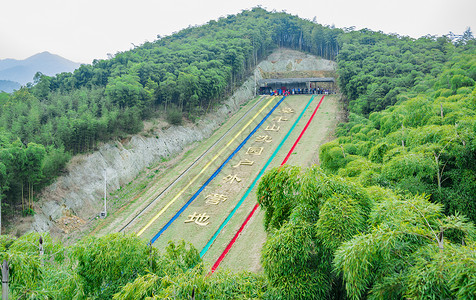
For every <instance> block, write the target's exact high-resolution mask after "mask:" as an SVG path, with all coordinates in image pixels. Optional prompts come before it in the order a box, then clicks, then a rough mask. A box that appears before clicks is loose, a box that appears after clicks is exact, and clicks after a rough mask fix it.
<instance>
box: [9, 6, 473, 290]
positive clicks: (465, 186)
mask: <svg viewBox="0 0 476 300" xmlns="http://www.w3.org/2000/svg"><path fill="white" fill-rule="evenodd" d="M276 47H290V48H294V49H299V50H302V51H307V52H310V53H313V54H317V55H320V56H323V57H325V58H329V59H336V60H337V63H338V75H339V78H338V83H339V87H340V90H341V92H342V93H343V95H344V96H345V98H346V100H345V101H346V102H345V103H347V104H348V109H349V120H348V122H347V123H345V124H341V126H340V128H339V129H338V132H337V135H338V138H337V139H336V140H334V141H332V142H330V143H328V144H326V145H324V146H323V147H322V148H321V149H320V157H319V158H320V162H321V167H322V169H321V168H319V167H311V168H308V169H305V170H301V169H300V168H299V167H296V166H287V167H284V168H276V169H273V170H271V171H269V172H268V173H267V174H265V176H264V177H263V178H262V180H261V181H260V184H259V187H258V191H257V194H258V195H257V199H259V202H260V206H261V208H262V209H263V210H264V215H265V216H264V217H265V227H266V229H267V231H268V240H267V241H266V243H265V245H264V247H263V251H262V257H261V261H262V263H263V268H264V274H250V273H239V274H229V273H226V272H223V273H221V272H218V274H216V273H215V274H214V275H213V276H208V275H207V274H208V269H207V268H206V267H204V266H203V264H201V262H200V257H199V255H198V251H197V250H196V249H194V248H193V247H190V249H188V247H186V246H185V243H179V244H177V245H176V244H173V243H171V244H170V245H169V246H168V247H167V249H166V252H165V253H163V254H161V255H159V253H158V252H157V250H156V249H155V248H152V247H149V246H148V245H147V243H146V242H144V241H141V240H140V239H139V238H138V237H136V236H123V235H122V234H113V235H108V236H105V237H101V238H96V237H89V238H87V239H85V240H82V241H80V242H79V243H77V244H75V245H73V246H72V247H71V248H65V247H63V246H62V245H61V244H59V243H54V242H52V241H51V239H50V238H49V237H46V238H45V239H44V241H45V244H44V245H45V248H44V249H45V252H44V254H45V256H44V258H46V259H44V258H40V257H39V255H38V247H37V246H36V245H37V244H36V243H37V240H38V237H39V236H38V234H29V235H25V236H23V237H20V238H18V239H15V238H13V237H9V236H2V238H1V239H0V249H2V251H1V252H0V254H1V258H2V259H7V260H8V261H10V262H11V268H10V278H11V281H10V284H11V292H12V294H13V295H14V296H16V297H32V298H44V299H73V298H98V299H99V298H101V299H110V298H112V297H113V295H114V299H133V298H134V299H135V298H137V299H141V298H145V297H151V298H153V299H159V298H167V297H170V295H174V297H178V298H189V297H190V295H191V294H192V290H193V291H195V292H196V293H197V295H199V297H203V298H209V299H215V298H220V299H224V298H225V299H239V298H243V299H245V298H246V299H248V298H265V299H268V298H269V299H314V298H319V299H349V298H352V299H367V298H368V299H437V298H444V299H473V298H474V295H475V294H476V284H475V283H476V276H475V274H476V254H475V253H476V229H475V226H474V223H473V222H472V221H471V220H473V221H474V220H475V219H476V204H475V199H476V139H475V137H476V89H475V81H476V41H475V39H474V38H473V36H472V34H471V31H470V30H468V31H466V32H465V33H464V34H463V35H462V37H461V38H459V39H457V40H451V39H449V38H448V37H433V36H425V37H422V38H419V39H412V38H408V37H401V36H398V35H386V34H383V33H381V32H373V31H370V30H365V29H364V30H360V31H349V30H341V29H333V28H329V27H325V26H321V25H319V24H315V23H313V22H310V21H306V20H301V19H299V18H297V17H294V16H290V15H288V14H285V13H274V12H267V11H265V10H263V9H260V8H255V9H253V10H251V11H244V12H243V13H241V14H238V15H233V16H228V17H226V18H221V19H220V20H218V21H211V22H209V23H208V24H206V25H203V26H200V27H191V28H188V29H185V30H182V31H180V32H178V33H176V34H174V35H172V36H168V37H164V38H159V39H158V40H157V41H155V42H150V43H145V44H144V45H142V46H140V47H137V48H135V49H133V50H130V51H127V52H123V53H118V54H116V55H115V57H114V58H111V59H109V60H101V61H95V62H94V63H93V64H92V65H84V66H82V67H80V68H79V69H78V70H76V71H75V72H74V73H64V74H60V75H58V76H56V77H47V76H41V77H38V78H36V79H37V80H36V84H35V85H34V86H33V87H30V88H23V89H21V90H19V91H17V92H15V93H14V94H12V95H8V94H0V147H1V148H0V186H1V190H0V196H1V197H4V198H5V197H6V199H7V201H6V203H7V205H9V206H6V207H9V208H10V212H11V208H12V207H16V206H19V203H22V204H23V206H22V210H23V211H24V212H30V211H29V205H28V203H27V202H28V201H32V198H33V197H32V196H33V195H34V191H35V189H37V188H38V187H41V185H42V184H45V183H46V182H48V180H49V179H51V178H52V177H53V176H54V175H55V174H56V173H57V172H58V170H60V169H61V167H62V166H63V165H64V163H65V162H66V161H67V160H68V157H69V155H72V154H75V153H79V152H83V151H89V150H92V149H94V148H95V147H96V144H97V143H98V142H99V141H105V140H108V139H110V138H114V137H120V136H122V135H125V134H130V133H135V132H137V131H138V130H140V129H141V127H142V120H143V119H146V118H150V117H154V116H157V115H160V114H164V115H166V116H169V120H170V121H171V122H173V121H174V120H175V121H177V120H178V121H180V120H181V118H180V117H181V116H182V115H183V116H185V117H188V118H190V119H193V118H195V117H197V116H200V114H202V113H204V112H206V111H207V110H209V109H210V107H212V106H214V105H216V104H217V103H218V102H219V99H221V98H222V97H223V96H226V95H227V94H228V93H230V91H232V90H233V89H234V87H235V86H236V85H238V84H239V83H240V82H241V80H242V79H243V78H244V77H245V76H246V75H247V73H248V72H249V71H250V70H251V69H252V68H253V66H254V65H255V64H256V63H257V62H258V61H259V60H260V59H262V58H263V57H265V56H266V55H267V54H268V53H269V52H270V51H271V50H273V49H274V48H276ZM177 115H178V116H179V118H175V117H174V116H177ZM172 117H174V118H172ZM4 207H5V206H4Z"/></svg>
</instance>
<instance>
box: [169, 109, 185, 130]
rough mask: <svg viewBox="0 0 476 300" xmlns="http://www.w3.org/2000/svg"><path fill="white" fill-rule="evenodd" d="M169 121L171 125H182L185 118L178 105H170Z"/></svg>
mask: <svg viewBox="0 0 476 300" xmlns="http://www.w3.org/2000/svg"><path fill="white" fill-rule="evenodd" d="M166 119H167V122H169V124H171V125H176V126H177V125H182V120H183V117H182V113H181V112H180V110H179V109H178V108H176V107H170V108H169V109H168V110H167V117H166Z"/></svg>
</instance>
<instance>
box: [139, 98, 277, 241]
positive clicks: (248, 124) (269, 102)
mask: <svg viewBox="0 0 476 300" xmlns="http://www.w3.org/2000/svg"><path fill="white" fill-rule="evenodd" d="M275 98H276V97H271V99H270V100H269V101H268V102H267V103H266V104H265V105H264V106H263V107H262V108H261V109H260V110H259V111H258V112H257V113H256V114H255V115H254V116H253V117H252V118H251V119H250V120H249V121H248V123H246V124H245V126H243V128H241V130H240V131H239V132H238V133H237V134H236V135H235V136H234V137H233V138H232V139H231V140H230V141H229V142H228V143H227V144H226V145H225V147H223V148H222V149H221V150H220V151H219V152H218V153H217V154H216V155H215V156H214V157H213V158H212V159H211V160H210V161H209V162H208V163H207V164H206V165H205V166H204V167H203V168H202V169H201V170H200V173H198V174H197V175H195V177H193V178H192V180H190V182H189V183H188V184H187V185H186V186H185V187H184V188H183V189H181V190H180V191H179V192H178V193H177V195H175V197H174V198H173V199H172V200H170V201H169V202H168V203H167V204H166V205H165V206H164V207H163V208H162V209H161V210H160V211H159V212H158V213H157V214H156V215H155V216H154V217H153V218H152V219H150V221H149V222H148V223H147V224H146V225H145V226H144V227H143V228H142V229H141V230H139V232H138V233H137V235H138V236H140V235H142V234H143V233H144V231H146V230H147V228H149V227H150V225H152V223H154V222H155V220H157V219H158V218H159V217H160V216H161V215H162V214H163V213H164V212H165V211H166V210H167V209H168V208H169V207H170V205H172V204H173V203H174V202H175V201H176V200H177V199H178V198H179V197H180V196H181V195H182V194H183V193H184V192H185V191H186V190H187V189H188V188H189V187H190V186H191V185H192V184H193V183H194V182H195V180H197V179H198V177H200V175H202V174H203V172H205V170H207V169H208V167H209V166H210V165H211V164H212V163H213V162H214V161H215V160H216V159H217V158H218V157H219V156H220V155H221V154H222V153H223V152H224V151H225V150H226V149H227V148H228V147H229V146H230V145H231V144H232V143H233V142H234V141H235V140H236V139H237V138H238V137H239V136H240V135H241V134H242V133H243V131H245V130H246V128H248V126H250V124H251V123H252V122H253V121H254V120H255V119H256V118H257V117H258V116H259V115H260V114H261V113H262V112H263V110H265V109H266V107H268V106H269V105H270V104H271V102H273V101H274V99H275Z"/></svg>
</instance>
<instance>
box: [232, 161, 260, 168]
mask: <svg viewBox="0 0 476 300" xmlns="http://www.w3.org/2000/svg"><path fill="white" fill-rule="evenodd" d="M254 163H255V162H254V161H252V160H249V159H245V160H240V162H239V163H238V164H237V165H236V166H233V168H238V167H239V166H252V165H253V164H254Z"/></svg>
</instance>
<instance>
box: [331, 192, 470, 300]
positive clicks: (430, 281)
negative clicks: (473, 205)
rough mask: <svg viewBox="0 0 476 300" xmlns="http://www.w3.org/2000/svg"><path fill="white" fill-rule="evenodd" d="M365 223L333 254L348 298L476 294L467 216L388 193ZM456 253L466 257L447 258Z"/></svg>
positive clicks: (424, 199) (416, 198)
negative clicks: (365, 229)
mask: <svg viewBox="0 0 476 300" xmlns="http://www.w3.org/2000/svg"><path fill="white" fill-rule="evenodd" d="M369 224H370V226H371V227H370V230H369V231H368V233H366V234H362V235H358V236H355V237H353V238H352V239H351V240H349V241H346V242H344V243H343V244H342V245H341V246H340V247H339V249H338V250H337V251H336V254H335V259H334V263H335V266H336V268H337V269H338V270H339V272H340V273H341V274H342V275H343V278H344V282H345V287H346V291H347V294H348V296H349V297H350V298H352V299H361V298H369V299H399V298H402V297H408V298H454V297H456V296H457V295H468V293H474V291H475V289H474V287H471V285H473V286H474V282H476V277H475V276H474V273H473V274H472V273H471V272H474V266H475V265H476V264H475V262H476V256H475V255H474V249H475V247H476V244H475V243H474V242H475V233H476V231H475V229H474V226H473V224H472V223H470V222H468V221H467V219H466V218H465V217H463V216H459V215H456V216H448V217H447V216H444V215H443V213H442V206H441V205H438V204H433V203H430V202H429V201H428V197H426V196H413V197H406V198H403V197H400V196H397V195H391V197H385V198H384V199H382V200H381V201H380V202H379V203H377V204H376V206H375V209H374V210H373V211H372V213H371V217H370V219H369ZM455 253H460V254H461V257H464V258H465V259H463V260H459V261H458V260H455V259H453V260H452V259H450V258H449V257H450V256H451V255H454V254H455ZM468 263H469V266H470V267H469V268H468ZM471 266H472V267H471Z"/></svg>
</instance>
